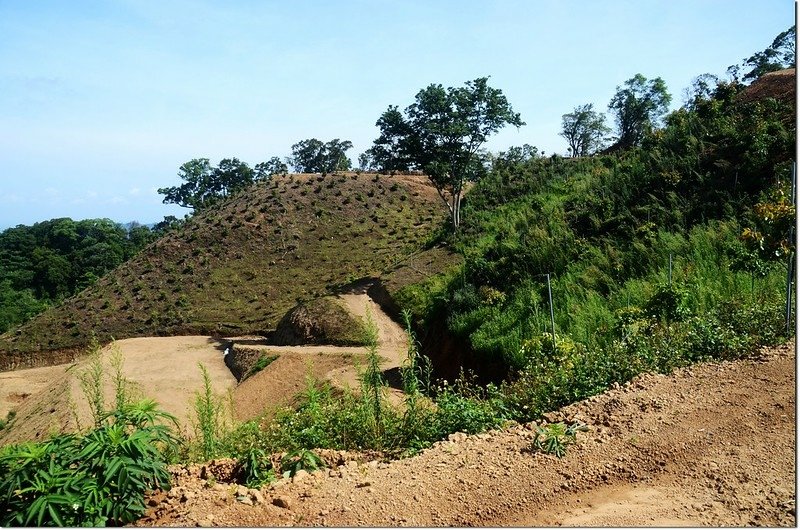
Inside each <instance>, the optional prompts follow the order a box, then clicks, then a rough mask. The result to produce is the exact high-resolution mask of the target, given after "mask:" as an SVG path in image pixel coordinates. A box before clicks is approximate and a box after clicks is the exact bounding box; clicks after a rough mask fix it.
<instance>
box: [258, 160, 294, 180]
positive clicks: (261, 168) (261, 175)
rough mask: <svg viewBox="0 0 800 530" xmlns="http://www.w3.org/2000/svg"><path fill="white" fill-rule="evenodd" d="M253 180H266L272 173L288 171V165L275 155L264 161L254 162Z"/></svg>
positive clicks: (278, 173) (277, 173) (280, 173)
mask: <svg viewBox="0 0 800 530" xmlns="http://www.w3.org/2000/svg"><path fill="white" fill-rule="evenodd" d="M254 170H255V172H254V175H255V180H267V179H269V178H270V177H271V176H272V175H283V174H284V173H286V172H288V171H289V167H288V166H287V165H286V164H285V163H284V162H283V161H281V159H280V158H278V157H277V156H273V157H272V158H270V159H269V160H267V161H266V162H260V163H258V164H256V166H255V168H254Z"/></svg>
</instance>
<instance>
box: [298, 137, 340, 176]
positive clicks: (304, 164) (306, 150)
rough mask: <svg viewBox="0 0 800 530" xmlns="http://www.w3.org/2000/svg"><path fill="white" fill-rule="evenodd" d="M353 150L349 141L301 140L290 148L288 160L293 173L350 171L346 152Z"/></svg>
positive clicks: (336, 139)
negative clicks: (290, 154) (290, 152)
mask: <svg viewBox="0 0 800 530" xmlns="http://www.w3.org/2000/svg"><path fill="white" fill-rule="evenodd" d="M352 148H353V143H352V142H351V141H349V140H339V139H338V138H334V139H333V140H331V141H329V142H326V143H323V142H322V141H320V140H317V139H316V138H309V139H307V140H301V141H299V142H297V143H296V144H294V145H293V146H292V156H291V157H290V158H289V159H288V161H289V163H290V164H291V165H292V166H293V167H294V169H295V171H298V172H300V173H330V172H332V171H347V170H348V169H350V159H349V158H347V154H346V153H347V151H348V150H350V149H352Z"/></svg>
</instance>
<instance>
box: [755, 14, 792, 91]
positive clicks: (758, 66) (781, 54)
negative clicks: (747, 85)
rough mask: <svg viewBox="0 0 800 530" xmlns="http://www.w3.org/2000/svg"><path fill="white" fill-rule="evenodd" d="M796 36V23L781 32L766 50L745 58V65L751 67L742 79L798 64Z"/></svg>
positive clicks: (757, 76) (756, 76)
mask: <svg viewBox="0 0 800 530" xmlns="http://www.w3.org/2000/svg"><path fill="white" fill-rule="evenodd" d="M796 38H797V34H796V26H794V25H793V26H792V27H791V28H789V29H787V30H786V31H784V32H781V33H779V34H778V36H777V37H775V40H773V41H772V44H770V45H769V46H768V47H767V48H766V49H765V50H763V51H760V52H757V53H754V54H753V55H751V56H750V57H748V58H747V59H745V60H744V63H743V64H744V67H745V68H750V71H749V72H747V73H746V74H744V77H743V78H742V79H743V80H744V81H752V80H754V79H758V78H759V77H761V76H762V75H764V74H766V73H769V72H775V71H777V70H783V69H784V68H793V67H794V66H795V65H796V64H797V54H796V51H795V39H796Z"/></svg>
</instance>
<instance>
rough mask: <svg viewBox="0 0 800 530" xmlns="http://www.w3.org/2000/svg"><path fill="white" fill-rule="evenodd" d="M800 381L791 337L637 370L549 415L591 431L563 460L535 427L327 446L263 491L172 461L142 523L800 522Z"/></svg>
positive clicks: (212, 469)
mask: <svg viewBox="0 0 800 530" xmlns="http://www.w3.org/2000/svg"><path fill="white" fill-rule="evenodd" d="M795 384H796V376H795V348H794V344H793V343H792V344H788V345H785V346H782V347H777V348H773V349H769V350H764V351H762V352H760V354H759V356H758V357H757V358H755V359H751V360H741V361H736V362H721V363H709V364H702V365H696V366H693V367H691V368H684V369H680V370H677V371H675V372H674V373H672V374H671V375H669V376H664V375H653V374H647V375H642V376H639V377H638V378H636V379H635V380H634V381H632V382H630V383H628V384H626V385H624V386H623V387H619V388H615V389H611V390H609V391H608V392H606V393H604V394H602V395H599V396H595V397H593V398H590V399H588V400H585V401H583V402H580V403H576V404H573V405H571V406H568V407H566V408H564V409H562V410H560V411H557V412H555V413H552V414H550V415H549V416H548V421H553V422H554V421H561V420H563V421H583V422H585V423H586V424H588V426H589V431H588V432H586V433H579V435H578V440H577V443H576V444H575V445H573V446H571V447H570V448H569V450H568V452H567V455H566V456H565V457H564V458H562V459H558V458H556V457H555V456H552V455H547V454H543V453H540V452H536V451H533V450H531V444H532V441H533V439H534V436H535V426H534V425H533V424H529V425H515V426H511V427H509V428H507V429H505V430H498V431H493V432H489V433H485V434H479V435H472V436H467V435H465V434H462V433H457V434H454V435H451V436H450V439H449V440H448V441H443V442H439V443H437V444H436V445H434V447H432V448H430V449H428V450H426V451H424V452H422V453H421V454H419V455H418V456H415V457H413V458H409V459H405V460H399V461H394V462H383V461H380V460H379V459H376V458H375V456H370V455H361V456H359V455H353V454H349V453H336V452H330V451H328V452H326V453H325V457H326V458H327V459H328V460H329V461H330V462H331V463H332V464H333V465H332V467H331V468H329V469H326V470H324V471H318V472H315V473H312V474H307V475H302V474H301V475H300V476H298V477H296V478H295V479H294V480H292V481H288V480H286V479H282V480H281V481H279V482H277V483H275V484H273V485H271V486H268V487H264V488H262V489H261V490H248V489H247V488H245V487H244V486H239V485H236V484H234V483H228V482H226V478H227V477H226V475H225V472H224V471H222V470H224V469H225V466H226V465H227V466H228V468H229V467H230V465H229V464H226V463H225V462H214V463H209V464H208V465H206V466H194V467H190V468H175V469H174V478H175V482H174V487H173V489H172V490H171V491H170V492H166V493H165V492H156V493H155V494H154V495H153V496H152V497H151V498H150V499H149V501H148V502H149V506H150V509H149V511H148V513H147V514H146V516H145V517H144V518H143V519H141V520H140V521H139V522H138V523H137V524H138V525H139V526H153V525H155V526H251V527H259V526H559V525H564V526H796V524H797V519H796V511H795V510H796V508H795V496H796V471H795V468H796V427H795V421H796V416H795V414H796V404H795V397H796V393H795ZM215 473H216V476H215V477H214V478H213V479H211V476H212V475H214V474H215ZM201 476H202V477H204V478H201Z"/></svg>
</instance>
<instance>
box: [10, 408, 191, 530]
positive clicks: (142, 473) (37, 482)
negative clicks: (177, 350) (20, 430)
mask: <svg viewBox="0 0 800 530" xmlns="http://www.w3.org/2000/svg"><path fill="white" fill-rule="evenodd" d="M164 420H169V421H170V422H173V423H174V421H175V419H174V418H173V417H172V416H170V415H168V414H166V413H164V412H161V411H158V410H157V409H156V405H155V403H154V402H153V401H147V400H145V401H141V402H139V403H136V404H133V405H126V406H124V407H122V408H118V409H115V410H113V411H110V412H107V413H105V414H104V415H103V417H102V418H101V420H100V425H99V426H98V427H96V428H95V429H93V430H91V431H89V432H88V433H86V434H85V435H76V434H68V435H60V436H55V437H52V438H50V440H48V441H46V442H42V443H33V442H28V443H24V444H20V445H9V446H6V447H4V448H3V449H2V451H0V524H2V525H9V526H11V525H14V526H32V525H36V526H53V525H55V526H106V525H122V524H128V523H131V522H133V521H135V520H136V519H138V518H139V517H141V515H142V514H143V513H144V511H145V505H144V493H145V492H146V491H147V490H149V489H153V488H162V489H167V488H169V478H170V476H169V473H168V472H167V469H166V464H167V457H166V456H165V455H168V454H169V453H171V452H172V451H174V448H175V445H176V440H175V438H174V437H173V435H172V434H171V431H170V430H169V428H168V427H167V426H166V425H164V424H163V421H164Z"/></svg>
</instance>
